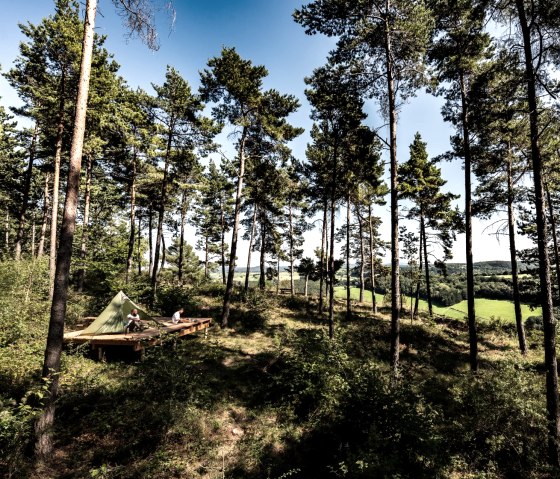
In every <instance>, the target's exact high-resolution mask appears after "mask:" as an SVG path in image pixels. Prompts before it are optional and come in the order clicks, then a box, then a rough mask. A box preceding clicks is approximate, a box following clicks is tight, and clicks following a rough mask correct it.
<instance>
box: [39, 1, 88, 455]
mask: <svg viewBox="0 0 560 479" xmlns="http://www.w3.org/2000/svg"><path fill="white" fill-rule="evenodd" d="M96 8H97V0H87V3H86V17H85V20H84V40H83V48H82V62H81V66H80V80H79V85H78V97H77V100H76V114H75V119H74V130H73V134H72V147H71V149H70V167H69V170H68V182H67V186H66V200H65V204H64V216H63V219H62V227H61V230H60V246H59V249H58V256H57V261H56V275H55V284H54V292H53V300H52V306H51V317H50V321H49V332H48V336H47V345H46V349H45V361H44V364H43V372H42V377H43V379H44V380H45V381H46V384H48V393H47V395H46V397H45V401H44V409H43V411H42V413H41V415H40V416H39V418H38V420H37V422H36V424H35V434H36V439H37V442H36V444H35V452H36V454H37V456H38V458H39V459H40V460H47V459H48V458H51V457H52V426H53V422H54V414H55V404H56V398H57V395H58V384H59V377H60V357H61V353H62V343H63V333H64V319H65V317H66V305H67V300H68V280H69V275H70V261H71V258H72V243H73V241H74V230H75V227H76V209H77V205H78V190H79V187H80V169H81V166H82V148H83V143H84V132H85V125H86V110H87V101H88V92H89V79H90V72H91V60H92V53H93V37H94V23H95V13H96ZM53 207H54V205H53ZM53 226H55V225H53Z"/></svg>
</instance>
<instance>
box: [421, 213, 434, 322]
mask: <svg viewBox="0 0 560 479" xmlns="http://www.w3.org/2000/svg"><path fill="white" fill-rule="evenodd" d="M420 236H421V237H422V244H423V245H424V267H425V268H426V296H427V297H428V311H429V313H430V318H432V317H433V316H434V311H433V307H432V290H431V284H430V262H429V261H428V241H427V238H426V220H425V218H424V212H423V211H420Z"/></svg>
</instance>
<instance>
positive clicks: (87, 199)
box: [77, 155, 93, 292]
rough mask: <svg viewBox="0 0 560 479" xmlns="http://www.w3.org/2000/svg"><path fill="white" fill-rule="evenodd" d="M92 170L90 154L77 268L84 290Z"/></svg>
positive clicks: (79, 287)
mask: <svg viewBox="0 0 560 479" xmlns="http://www.w3.org/2000/svg"><path fill="white" fill-rule="evenodd" d="M92 170H93V159H92V157H91V155H87V168H86V191H85V195H84V222H83V224H82V238H81V241H80V262H81V265H80V269H79V270H78V285H77V286H78V291H80V292H81V291H83V290H84V278H85V272H86V266H85V261H86V256H87V242H88V232H89V209H90V204H91V176H92Z"/></svg>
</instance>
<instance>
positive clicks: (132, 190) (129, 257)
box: [125, 145, 137, 284]
mask: <svg viewBox="0 0 560 479" xmlns="http://www.w3.org/2000/svg"><path fill="white" fill-rule="evenodd" d="M136 161H137V152H136V145H134V146H133V152H132V178H131V179H130V214H129V218H130V236H129V237H128V253H127V256H126V278H125V283H126V284H128V282H129V280H130V274H131V273H132V255H133V253H134V240H135V239H136V231H135V230H134V228H135V225H136V223H135V221H134V219H135V215H136Z"/></svg>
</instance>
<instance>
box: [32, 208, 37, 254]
mask: <svg viewBox="0 0 560 479" xmlns="http://www.w3.org/2000/svg"><path fill="white" fill-rule="evenodd" d="M36 232H37V229H36V226H35V215H33V216H31V259H35V237H36Z"/></svg>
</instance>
